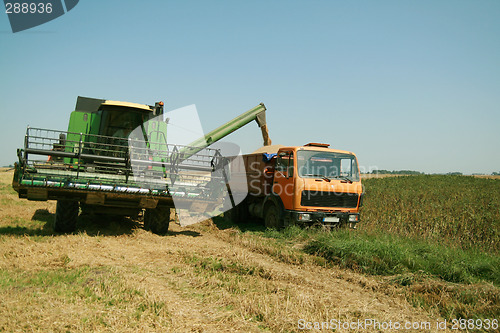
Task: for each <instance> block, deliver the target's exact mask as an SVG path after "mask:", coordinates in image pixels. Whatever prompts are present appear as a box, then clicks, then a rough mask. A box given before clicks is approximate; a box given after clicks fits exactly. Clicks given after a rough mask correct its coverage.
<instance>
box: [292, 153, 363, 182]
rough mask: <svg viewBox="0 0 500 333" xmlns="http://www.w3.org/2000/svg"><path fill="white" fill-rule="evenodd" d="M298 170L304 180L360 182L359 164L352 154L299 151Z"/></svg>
mask: <svg viewBox="0 0 500 333" xmlns="http://www.w3.org/2000/svg"><path fill="white" fill-rule="evenodd" d="M297 168H298V173H299V177H302V178H328V179H346V180H348V181H359V172H358V163H357V162H356V157H355V156H354V155H352V154H342V153H334V152H323V151H314V150H299V151H298V152H297Z"/></svg>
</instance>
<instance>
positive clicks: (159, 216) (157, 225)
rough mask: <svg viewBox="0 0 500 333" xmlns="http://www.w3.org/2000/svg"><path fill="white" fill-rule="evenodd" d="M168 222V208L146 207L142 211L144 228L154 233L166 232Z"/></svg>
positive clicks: (161, 233)
mask: <svg viewBox="0 0 500 333" xmlns="http://www.w3.org/2000/svg"><path fill="white" fill-rule="evenodd" d="M169 224H170V208H155V209H146V212H144V229H146V230H149V231H151V232H152V233H154V234H158V235H163V234H166V233H167V231H168V225H169Z"/></svg>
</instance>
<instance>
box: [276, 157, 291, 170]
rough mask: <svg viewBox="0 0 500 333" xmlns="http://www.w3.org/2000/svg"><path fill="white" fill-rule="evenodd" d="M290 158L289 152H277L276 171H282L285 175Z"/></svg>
mask: <svg viewBox="0 0 500 333" xmlns="http://www.w3.org/2000/svg"><path fill="white" fill-rule="evenodd" d="M289 160H290V153H289V152H281V153H279V154H278V160H277V161H276V171H280V172H282V173H283V174H284V175H285V176H287V171H288V161H289Z"/></svg>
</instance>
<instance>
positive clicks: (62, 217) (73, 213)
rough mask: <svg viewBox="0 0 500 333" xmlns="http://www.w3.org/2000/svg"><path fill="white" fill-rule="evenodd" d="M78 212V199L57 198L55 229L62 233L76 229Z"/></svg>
mask: <svg viewBox="0 0 500 333" xmlns="http://www.w3.org/2000/svg"><path fill="white" fill-rule="evenodd" d="M78 212H79V205H78V201H70V200H57V206H56V218H55V221H54V231H55V232H60V233H68V232H73V231H75V230H76V220H77V218H78Z"/></svg>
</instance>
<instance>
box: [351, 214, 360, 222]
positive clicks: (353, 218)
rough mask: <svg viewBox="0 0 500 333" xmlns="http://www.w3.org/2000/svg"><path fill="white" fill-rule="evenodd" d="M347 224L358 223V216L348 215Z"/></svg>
mask: <svg viewBox="0 0 500 333" xmlns="http://www.w3.org/2000/svg"><path fill="white" fill-rule="evenodd" d="M349 222H358V215H349Z"/></svg>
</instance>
